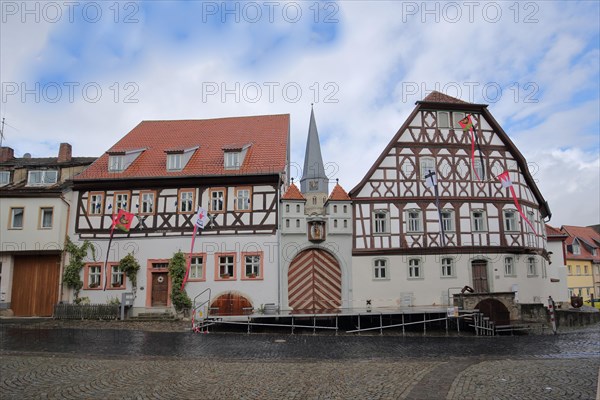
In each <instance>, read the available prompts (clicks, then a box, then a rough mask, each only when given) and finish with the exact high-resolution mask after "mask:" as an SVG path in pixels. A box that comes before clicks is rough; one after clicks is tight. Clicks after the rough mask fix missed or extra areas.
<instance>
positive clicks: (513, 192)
mask: <svg viewBox="0 0 600 400" xmlns="http://www.w3.org/2000/svg"><path fill="white" fill-rule="evenodd" d="M510 193H511V194H512V197H513V201H514V203H515V206H516V207H517V211H519V214H521V218H523V219H524V220H525V222H527V223H528V224H529V226H530V227H531V230H532V231H533V233H535V234H536V235H537V231H536V230H535V228H534V227H533V224H532V223H531V221H529V219H528V218H527V217H526V216H525V214H524V213H523V210H522V209H521V205H520V204H519V201H518V200H517V193H515V188H514V187H513V185H510Z"/></svg>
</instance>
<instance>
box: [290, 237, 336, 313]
mask: <svg viewBox="0 0 600 400" xmlns="http://www.w3.org/2000/svg"><path fill="white" fill-rule="evenodd" d="M288 299H289V305H290V307H291V308H293V309H294V312H296V313H302V312H310V313H316V312H320V313H325V312H331V311H335V310H337V309H338V308H339V307H341V306H342V270H341V269H340V266H339V264H338V262H337V260H336V259H335V258H334V257H333V256H332V255H331V254H329V253H328V252H326V251H323V250H316V249H311V250H305V251H303V252H301V253H300V254H298V255H297V256H296V258H295V259H294V260H293V261H292V263H291V264H290V269H289V271H288Z"/></svg>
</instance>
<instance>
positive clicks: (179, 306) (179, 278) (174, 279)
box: [169, 250, 192, 311]
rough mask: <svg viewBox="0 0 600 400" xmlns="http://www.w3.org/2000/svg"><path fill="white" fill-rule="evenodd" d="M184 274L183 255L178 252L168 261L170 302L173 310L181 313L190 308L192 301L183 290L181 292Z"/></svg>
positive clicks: (184, 262) (184, 263)
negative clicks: (173, 307)
mask: <svg viewBox="0 0 600 400" xmlns="http://www.w3.org/2000/svg"><path fill="white" fill-rule="evenodd" d="M185 272H186V259H185V254H183V253H182V252H181V250H180V251H178V252H177V253H175V254H173V257H172V258H171V260H170V261H169V275H170V276H171V302H172V303H173V306H175V310H177V311H182V310H183V309H184V308H190V307H192V300H191V299H190V297H189V296H188V295H187V293H186V291H185V290H181V284H182V283H183V277H184V276H185Z"/></svg>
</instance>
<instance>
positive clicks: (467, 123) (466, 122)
mask: <svg viewBox="0 0 600 400" xmlns="http://www.w3.org/2000/svg"><path fill="white" fill-rule="evenodd" d="M458 124H459V125H460V126H461V128H462V129H463V131H469V133H470V134H471V167H472V168H473V172H475V176H476V177H477V180H479V181H481V180H483V178H484V177H485V164H484V163H483V155H482V152H481V148H480V146H479V139H478V138H477V134H476V133H475V128H474V127H473V120H472V119H471V115H470V114H467V116H466V117H464V118H463V119H461V120H460V121H458ZM475 145H477V151H479V162H480V163H481V170H482V172H483V176H481V177H480V176H479V174H478V173H477V169H476V168H475Z"/></svg>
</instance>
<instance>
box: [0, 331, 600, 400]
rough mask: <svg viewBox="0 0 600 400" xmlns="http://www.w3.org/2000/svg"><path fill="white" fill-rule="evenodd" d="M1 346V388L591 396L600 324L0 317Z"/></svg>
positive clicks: (93, 393) (285, 395)
mask: <svg viewBox="0 0 600 400" xmlns="http://www.w3.org/2000/svg"><path fill="white" fill-rule="evenodd" d="M32 328H33V329H32ZM0 358H1V359H0V397H1V398H2V399H3V400H4V399H28V398H31V399H46V398H47V399H80V398H85V399H99V398H100V399H121V398H126V399H128V398H131V399H146V398H163V399H267V400H268V399H416V400H419V399H461V400H466V399H478V400H479V399H590V400H594V399H596V388H597V385H598V375H599V370H600V325H595V326H591V327H587V328H584V329H579V330H572V331H569V332H567V333H562V334H559V335H556V336H514V337H510V336H509V337H466V336H463V337H397V336H396V337H394V336H383V337H379V336H361V337H358V336H337V337H336V336H319V335H316V336H313V335H294V336H291V335H280V334H278V335H241V334H209V335H196V334H192V333H189V332H149V331H136V330H117V329H99V330H94V329H77V328H64V327H61V328H57V329H45V328H39V326H38V327H37V328H34V326H29V327H28V328H27V329H25V328H24V327H22V326H21V327H19V326H14V325H2V324H0Z"/></svg>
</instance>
